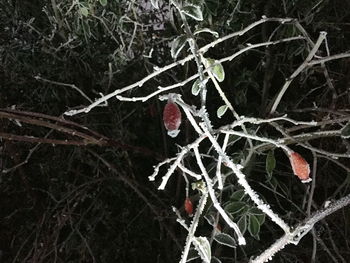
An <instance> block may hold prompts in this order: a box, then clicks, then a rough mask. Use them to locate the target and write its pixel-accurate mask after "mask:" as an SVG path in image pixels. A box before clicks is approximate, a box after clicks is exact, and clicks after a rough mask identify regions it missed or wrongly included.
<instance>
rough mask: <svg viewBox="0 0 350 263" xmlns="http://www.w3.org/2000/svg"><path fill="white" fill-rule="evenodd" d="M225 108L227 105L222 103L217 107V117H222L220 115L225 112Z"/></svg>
mask: <svg viewBox="0 0 350 263" xmlns="http://www.w3.org/2000/svg"><path fill="white" fill-rule="evenodd" d="M227 108H228V107H227V105H223V106H221V107H219V108H218V110H217V112H216V115H217V116H218V118H219V119H220V118H221V117H222V115H224V114H225V112H226V111H227Z"/></svg>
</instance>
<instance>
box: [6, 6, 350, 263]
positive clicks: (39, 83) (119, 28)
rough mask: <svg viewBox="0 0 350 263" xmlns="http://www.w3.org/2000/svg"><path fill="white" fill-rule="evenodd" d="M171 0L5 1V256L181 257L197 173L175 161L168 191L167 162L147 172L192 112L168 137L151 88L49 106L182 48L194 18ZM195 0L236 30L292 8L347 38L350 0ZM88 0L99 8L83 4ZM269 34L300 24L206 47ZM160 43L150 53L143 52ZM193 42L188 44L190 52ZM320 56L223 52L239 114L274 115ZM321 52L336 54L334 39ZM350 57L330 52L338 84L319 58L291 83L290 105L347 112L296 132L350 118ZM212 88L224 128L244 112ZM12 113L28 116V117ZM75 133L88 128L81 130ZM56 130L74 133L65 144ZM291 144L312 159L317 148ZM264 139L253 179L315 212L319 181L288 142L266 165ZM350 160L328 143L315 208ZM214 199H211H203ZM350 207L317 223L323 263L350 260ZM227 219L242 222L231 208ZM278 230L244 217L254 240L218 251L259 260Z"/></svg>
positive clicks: (163, 79)
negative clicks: (190, 185) (182, 14)
mask: <svg viewBox="0 0 350 263" xmlns="http://www.w3.org/2000/svg"><path fill="white" fill-rule="evenodd" d="M164 2H166V1H163V2H162V4H161V8H160V10H155V9H153V8H150V7H149V6H150V3H149V2H147V1H136V2H135V3H133V2H132V1H118V0H113V1H112V0H108V3H107V5H106V6H102V5H101V4H100V3H99V2H98V1H80V6H79V5H72V1H68V0H62V1H59V0H56V1H55V0H52V1H49V0H45V1H34V0H30V1H29V0H18V1H16V0H2V1H0V108H1V110H0V117H1V118H0V133H1V135H0V137H1V138H2V139H1V141H0V142H1V148H0V151H1V152H0V154H1V155H0V168H1V169H2V173H1V175H0V262H178V261H179V259H180V256H181V252H182V248H183V246H184V244H185V238H186V231H184V229H183V228H182V227H181V226H180V225H179V224H178V223H176V216H175V215H174V213H173V212H172V210H171V206H175V207H177V208H179V209H180V212H181V213H182V214H183V216H184V217H185V218H186V220H189V218H188V217H187V216H186V215H185V213H184V210H183V202H184V199H185V190H184V189H185V182H184V180H183V178H182V176H181V173H179V172H175V174H174V175H173V176H172V178H171V180H170V181H169V183H168V185H167V188H166V190H165V191H158V190H157V187H158V185H159V183H160V178H161V176H162V175H163V174H164V173H165V172H166V167H165V168H164V169H161V170H160V174H159V175H158V177H157V180H156V181H155V182H149V181H148V176H149V175H151V174H152V172H153V165H156V164H157V163H158V162H159V161H162V160H164V159H165V158H167V157H173V156H174V155H175V154H176V153H177V152H178V147H177V145H181V146H184V145H186V144H187V143H190V142H192V141H193V140H194V139H195V138H196V134H195V132H194V131H193V129H192V128H191V126H190V124H189V123H188V122H187V121H186V120H183V123H182V126H181V133H180V134H179V136H178V137H176V138H175V139H172V138H170V137H168V136H167V135H166V131H165V129H164V127H163V124H162V108H163V106H164V102H161V101H159V100H158V99H157V98H152V99H150V100H148V101H146V102H144V103H141V102H138V103H134V102H120V101H118V100H116V99H115V98H112V99H111V100H109V102H108V107H96V108H94V109H93V110H92V111H91V112H89V113H87V114H80V115H76V116H72V117H68V116H64V119H65V120H67V121H68V120H69V121H71V122H73V123H68V122H64V121H59V120H57V119H50V116H51V117H63V115H62V114H63V113H64V112H65V111H67V110H68V109H71V108H74V107H76V108H79V107H81V106H84V105H88V104H89V102H88V101H87V100H86V99H85V98H84V97H83V96H82V95H81V94H80V93H79V92H78V91H77V89H75V86H76V87H78V88H79V89H80V90H81V91H82V92H84V93H85V94H86V95H87V96H88V97H89V98H91V99H92V100H94V99H95V98H98V97H100V95H99V94H100V93H103V94H107V93H109V92H112V91H114V90H116V89H119V88H122V87H124V86H127V85H130V84H132V83H134V82H136V81H138V80H140V79H142V78H144V77H145V76H147V75H148V74H149V73H150V72H153V67H154V66H158V67H162V66H165V65H167V64H169V63H172V62H173V59H172V58H171V56H170V48H169V43H170V42H171V41H172V39H174V38H175V37H176V36H177V35H179V34H182V33H183V31H182V29H181V22H180V21H179V17H178V16H177V14H176V10H174V12H173V13H172V15H170V13H169V4H164ZM197 2H203V9H204V21H202V22H200V23H198V22H196V21H194V20H191V19H189V23H190V26H191V27H192V29H194V26H195V25H197V24H198V25H199V27H208V28H211V29H212V30H215V31H217V32H218V33H219V35H220V36H225V35H227V34H229V33H232V32H235V31H237V30H240V29H242V28H243V27H245V26H247V25H249V24H251V23H253V22H254V21H256V20H259V19H260V18H261V17H262V15H266V16H268V17H281V18H284V17H292V18H296V19H298V21H299V22H300V24H301V25H302V26H303V27H304V28H305V30H306V31H307V33H308V34H309V35H310V38H311V39H312V40H313V41H314V42H315V41H316V40H317V38H318V35H319V32H320V31H326V32H327V33H328V35H327V40H328V47H329V50H330V53H331V54H337V53H342V52H346V51H348V50H349V46H350V3H349V2H348V1H343V0H336V1H328V0H324V1H311V0H308V1H305V0H300V1H298V0H295V1H280V0H268V1H255V0H247V1H240V2H237V1H219V0H206V1H197ZM83 8H87V9H88V12H89V13H88V14H87V15H86V16H85V15H84V14H82V12H84V11H83V10H85V9H83ZM170 18H173V20H172V21H171V19H170ZM155 24H157V26H155ZM272 34H273V37H272V39H273V40H277V39H280V38H285V37H291V36H297V35H299V34H300V33H299V32H298V30H297V29H296V28H295V26H294V25H280V24H279V23H265V24H262V25H261V26H258V27H256V28H255V29H253V30H251V31H249V32H248V33H247V34H245V35H243V36H241V37H238V38H232V39H230V40H228V41H226V42H224V43H222V44H220V45H218V46H216V47H215V48H213V49H211V50H210V51H209V52H208V53H207V54H206V55H207V56H208V57H211V58H215V59H219V58H223V57H225V56H229V55H231V54H233V53H235V52H237V51H238V50H239V49H240V48H242V47H243V46H244V45H246V43H259V42H263V41H267V40H268V39H269V37H270V36H272ZM213 40H214V37H213V36H211V35H210V34H200V35H199V36H198V39H197V41H198V44H199V46H203V45H205V44H207V43H209V42H211V41H213ZM152 48H153V53H152V57H151V58H147V57H145V56H144V55H146V54H148V53H149V52H150V50H151V49H152ZM187 52H189V51H187V50H186V48H185V49H184V50H183V51H182V52H181V53H180V55H179V57H184V56H185V55H186V54H187ZM307 55H308V49H307V45H306V41H294V42H289V43H286V44H279V45H275V46H270V47H267V48H265V47H263V48H260V49H255V50H253V51H249V52H247V53H245V54H243V55H241V56H239V57H238V58H236V59H235V60H233V61H232V62H228V63H225V64H224V68H225V74H226V78H225V81H224V82H223V83H221V87H222V88H223V90H224V91H225V93H226V95H227V96H228V98H229V99H230V101H231V102H232V103H233V105H234V107H235V108H236V110H237V111H238V113H239V114H240V115H244V116H254V117H261V118H266V117H269V116H268V112H269V111H268V109H269V107H270V106H271V102H273V99H274V96H275V95H276V94H277V92H278V91H279V90H280V88H281V87H282V85H283V83H284V81H285V79H286V78H287V77H288V76H290V75H291V74H292V73H293V71H294V70H295V69H296V68H297V67H298V66H299V65H300V64H301V63H302V62H303V61H304V59H305V58H306V56H307ZM318 55H320V56H326V55H327V53H326V47H325V46H324V45H322V46H321V47H320V51H319V52H318ZM349 62H350V60H349V59H339V60H334V61H331V62H329V63H327V64H326V65H327V69H328V72H329V75H330V76H329V78H330V79H331V80H332V83H333V87H334V89H332V88H331V87H330V86H329V85H327V83H326V79H325V76H324V74H323V71H322V70H321V68H320V67H319V66H315V67H312V68H308V69H307V70H305V71H304V72H303V73H302V74H300V75H299V76H298V77H297V78H296V79H295V80H294V81H293V83H292V85H291V86H290V88H289V89H288V92H287V93H286V94H285V96H284V97H283V99H282V102H281V104H280V106H279V108H278V110H279V112H278V114H284V113H287V114H288V115H289V116H290V117H292V118H294V119H298V120H305V121H311V120H316V121H324V120H337V119H339V118H343V119H345V121H343V122H339V121H338V122H337V121H334V122H332V121H330V122H329V123H328V124H326V125H323V126H318V127H316V128H314V129H311V130H306V131H300V132H299V133H302V132H305V133H307V132H314V131H322V130H339V129H341V128H342V127H343V126H344V124H346V120H349V119H350V118H349V119H347V118H348V117H349V116H350V111H349V108H350V107H349V102H350V93H349V91H350V89H349V87H350V86H349V84H350V83H349V82H350V63H349ZM195 72H196V65H195V63H194V62H191V63H188V64H185V65H184V66H177V67H175V68H173V69H172V70H170V71H167V72H166V73H164V74H161V75H159V76H157V77H155V78H154V79H152V80H150V81H148V82H146V83H145V84H144V85H143V86H142V87H139V88H137V89H134V90H132V91H130V92H127V93H125V94H123V95H125V96H130V97H132V96H145V95H147V94H149V93H151V92H152V91H154V90H155V88H156V87H157V86H159V85H161V86H167V85H171V84H174V83H176V82H179V81H182V80H184V79H186V78H187V77H189V76H191V75H192V74H194V73H195ZM38 76H39V77H38ZM66 84H70V85H66ZM73 84H74V85H75V86H72V85H73ZM208 89H209V92H208V101H207V105H208V106H207V108H208V112H209V114H210V116H211V119H212V122H213V125H214V127H219V126H220V125H224V124H227V123H231V122H232V121H233V119H232V117H231V116H230V115H229V114H226V115H225V116H224V117H223V118H222V119H218V118H216V110H217V108H218V107H219V106H221V105H222V104H223V103H222V101H221V99H220V97H219V96H218V94H217V92H216V91H215V89H214V88H213V87H212V86H210V85H209V87H208ZM263 91H265V93H264V92H263ZM173 92H176V93H179V94H181V95H182V98H183V99H184V100H185V102H187V103H188V104H190V105H192V104H193V105H196V106H199V105H200V104H199V101H198V97H195V96H193V95H192V94H191V84H190V85H186V86H183V87H181V88H179V89H176V90H174V91H173ZM314 105H317V108H314ZM35 113H37V114H35ZM11 114H12V115H11ZM14 116H17V117H18V118H19V117H21V120H20V124H21V126H19V124H18V123H17V122H16V121H15V120H14V119H15V118H14ZM18 118H17V119H18ZM48 123H49V124H51V126H49V125H47V124H48ZM74 123H75V124H74ZM52 125H53V126H52ZM48 126H49V127H48ZM83 126H84V127H87V128H88V130H87V129H84V128H83ZM290 127H291V125H289V126H288V125H286V126H285V127H284V128H286V129H287V128H290ZM64 128H65V129H66V130H64ZM68 128H69V129H70V130H67V129H68ZM62 129H63V130H62ZM77 132H81V133H82V134H83V135H84V136H85V135H89V136H90V137H88V139H86V138H85V137H84V138H85V141H84V138H83V137H81V136H80V137H79V136H77ZM259 132H260V134H261V135H263V136H266V137H271V138H273V137H275V138H276V137H280V133H278V132H277V131H276V130H275V129H274V128H272V127H271V126H268V125H262V126H261V127H260V129H259ZM294 134H298V132H297V133H294ZM83 135H82V136H83ZM16 136H19V137H16ZM28 136H33V137H36V138H39V140H38V141H33V139H28V138H29V137H28ZM31 138H32V137H31ZM91 138H92V139H91ZM50 139H52V140H54V139H55V140H60V141H64V140H67V141H68V143H67V145H61V144H60V143H55V142H54V141H50ZM93 139H95V141H94V140H93ZM96 140H97V141H98V140H100V142H96ZM38 143H40V144H38ZM310 143H311V144H312V146H313V147H316V148H318V149H322V150H325V151H329V152H335V153H346V152H347V153H349V148H350V147H349V140H348V139H342V138H340V137H339V136H338V137H326V138H320V139H317V140H313V141H312V142H310ZM204 146H208V145H204ZM291 147H292V148H293V149H294V150H295V151H298V152H299V153H300V154H302V155H303V156H304V158H305V159H307V160H308V162H309V163H310V164H311V163H312V160H313V156H312V154H311V152H310V151H308V150H306V149H304V148H303V147H300V146H297V145H293V146H291ZM228 152H229V153H230V155H231V156H232V158H237V159H238V160H239V158H240V154H243V155H244V154H245V153H246V149H245V145H244V144H243V143H238V144H235V145H234V147H232V148H230V149H229V150H228ZM266 153H267V152H262V153H260V154H256V155H255V156H254V158H253V160H252V161H251V163H250V164H249V165H248V167H246V169H245V172H246V173H247V176H248V181H249V182H250V183H251V185H252V187H254V189H255V190H256V191H257V192H258V193H260V194H261V195H262V196H263V197H264V198H265V200H266V201H267V202H269V203H270V204H271V206H272V208H273V209H274V210H275V211H277V212H278V213H279V214H280V215H281V216H282V217H283V218H284V219H285V220H286V221H287V222H288V223H290V224H291V225H293V224H296V223H298V222H299V221H300V220H302V219H303V218H304V217H305V216H306V214H305V211H306V210H305V200H306V201H307V198H308V194H309V192H308V191H309V188H308V187H307V186H305V185H302V184H300V181H299V180H298V179H297V178H296V177H295V176H294V175H293V174H292V170H291V168H290V165H289V161H288V158H287V157H286V156H285V155H284V153H283V152H282V151H280V150H275V157H276V161H277V164H276V168H275V171H274V173H273V175H272V178H267V175H266V171H265V158H266V155H265V154H266ZM25 161H26V162H25ZM22 162H23V163H22ZM206 164H207V165H208V167H213V165H215V160H213V159H208V160H206ZM186 165H187V166H188V167H189V168H191V169H193V170H195V171H196V170H197V171H198V167H197V166H196V165H195V161H194V159H193V158H191V157H190V158H188V160H187V163H186ZM214 167H215V166H214ZM349 171H350V166H349V159H348V158H340V159H338V160H336V162H334V161H332V160H329V159H327V158H322V157H320V158H318V164H317V181H316V188H315V194H314V202H313V208H312V211H315V210H317V209H319V208H320V207H322V205H323V203H324V202H325V201H326V200H333V199H338V198H340V197H342V196H344V195H346V194H348V193H349V184H350V180H349V178H350V177H349V176H350V173H349ZM227 186H228V188H227V191H226V192H225V193H224V194H223V195H222V199H223V201H222V202H223V204H227V202H228V201H229V200H230V195H231V194H232V193H233V192H235V191H237V190H239V189H240V188H239V187H238V186H237V183H236V181H235V179H234V178H230V179H228V180H227ZM190 196H191V199H192V200H193V203H194V205H196V201H197V200H198V194H197V192H195V191H190ZM245 202H247V204H248V203H249V205H250V206H251V205H252V204H251V201H249V200H245ZM210 211H211V209H210V208H208V209H207V210H206V213H208V214H209V213H210ZM349 212H350V211H349V209H346V208H345V209H343V210H341V211H337V212H336V213H335V214H333V215H331V216H329V217H328V218H326V219H325V220H323V221H322V222H320V223H319V224H318V225H316V227H315V231H316V232H315V233H316V236H317V237H318V242H317V250H316V252H317V253H316V262H349V261H350V253H349V251H350V248H349V246H350V245H349V240H350V239H349V238H350V236H349V235H350V234H349V231H350V230H349V226H350V225H349V222H350V220H349ZM221 228H222V231H223V232H225V233H229V234H232V233H231V232H230V230H229V229H228V228H227V227H226V226H225V224H224V223H223V222H222V227H221ZM211 231H212V226H210V224H208V222H207V221H206V220H204V219H203V220H201V221H200V225H199V229H198V234H199V235H203V236H210V233H211ZM281 235H282V231H281V230H280V229H278V227H277V226H276V225H275V224H274V223H272V222H271V221H269V220H268V219H266V222H265V223H264V224H262V225H261V229H260V231H259V233H258V235H257V236H255V237H252V236H250V235H249V233H248V231H247V233H246V234H245V236H246V237H247V242H248V245H247V246H245V247H237V248H236V249H233V248H225V247H223V246H220V245H218V244H217V243H215V242H214V243H213V246H212V249H213V251H212V253H213V255H215V256H216V257H217V258H220V259H221V260H222V262H248V260H249V258H250V257H252V256H255V255H258V254H259V253H261V252H262V251H264V250H265V249H266V248H267V247H268V246H269V245H270V244H272V243H273V241H274V240H276V239H277V238H278V237H280V236H281ZM312 251H313V242H312V235H311V234H309V235H307V236H306V237H305V238H304V239H303V240H302V241H301V243H300V244H299V246H293V245H289V246H287V247H286V248H285V249H284V250H282V251H281V252H280V253H278V254H277V255H276V256H275V257H274V259H273V262H310V258H311V254H312Z"/></svg>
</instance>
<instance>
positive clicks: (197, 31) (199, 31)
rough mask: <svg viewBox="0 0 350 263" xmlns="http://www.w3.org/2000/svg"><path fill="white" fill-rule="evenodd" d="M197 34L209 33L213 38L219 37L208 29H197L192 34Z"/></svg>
mask: <svg viewBox="0 0 350 263" xmlns="http://www.w3.org/2000/svg"><path fill="white" fill-rule="evenodd" d="M199 33H210V34H212V35H213V36H215V37H216V38H218V37H219V33H218V32H216V31H214V30H211V29H210V28H201V29H197V30H196V31H194V32H193V35H197V34H199Z"/></svg>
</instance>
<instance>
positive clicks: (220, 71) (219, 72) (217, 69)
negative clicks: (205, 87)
mask: <svg viewBox="0 0 350 263" xmlns="http://www.w3.org/2000/svg"><path fill="white" fill-rule="evenodd" d="M215 63H218V61H215ZM212 72H213V74H214V76H215V78H216V79H217V80H218V81H219V82H222V81H224V79H225V71H224V67H223V66H222V65H221V63H219V64H216V65H215V66H214V68H213V69H212Z"/></svg>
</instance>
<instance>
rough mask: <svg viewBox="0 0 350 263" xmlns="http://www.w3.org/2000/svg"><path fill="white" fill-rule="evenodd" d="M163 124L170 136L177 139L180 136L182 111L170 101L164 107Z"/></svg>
mask: <svg viewBox="0 0 350 263" xmlns="http://www.w3.org/2000/svg"><path fill="white" fill-rule="evenodd" d="M163 122H164V126H165V128H166V129H167V131H168V135H169V136H171V137H176V136H177V135H178V134H179V132H180V130H179V127H180V124H181V111H180V109H179V107H178V106H177V105H176V104H175V103H174V102H173V101H172V100H170V99H169V100H168V103H167V104H166V105H165V107H164V111H163Z"/></svg>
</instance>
